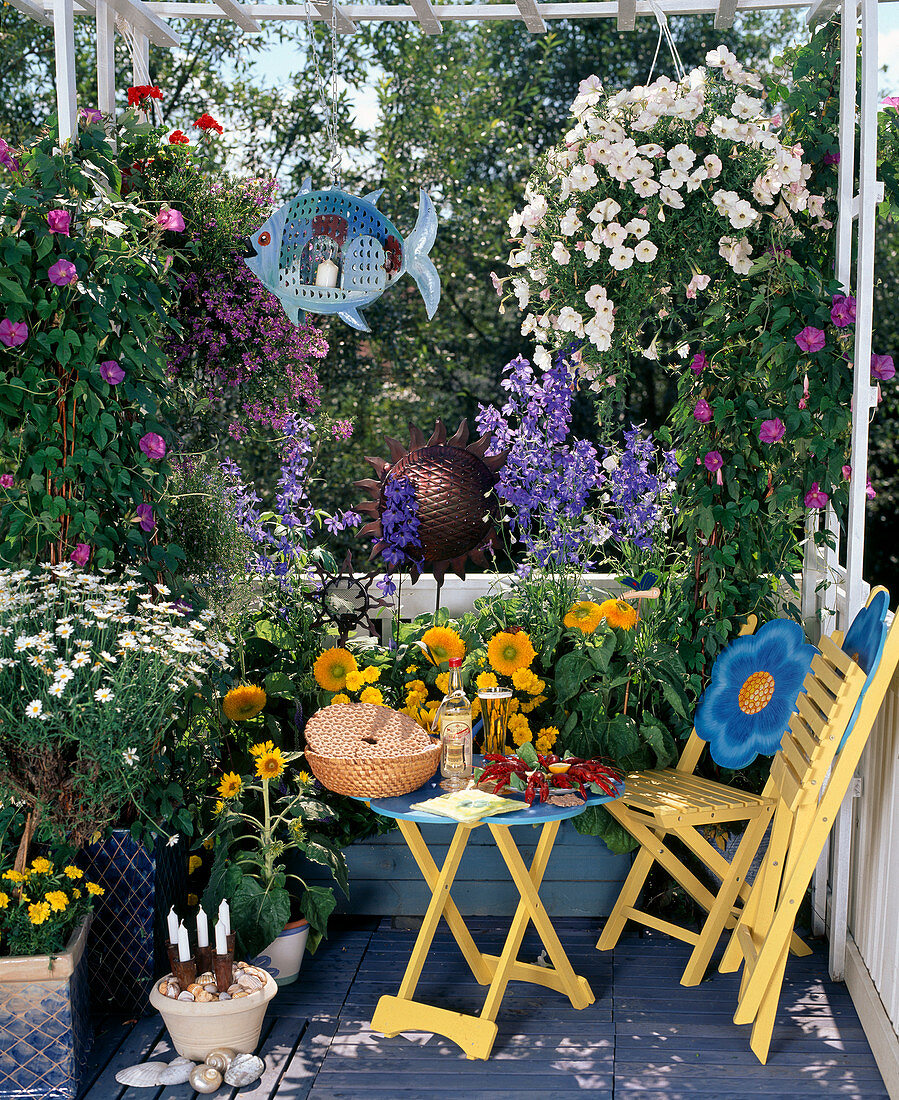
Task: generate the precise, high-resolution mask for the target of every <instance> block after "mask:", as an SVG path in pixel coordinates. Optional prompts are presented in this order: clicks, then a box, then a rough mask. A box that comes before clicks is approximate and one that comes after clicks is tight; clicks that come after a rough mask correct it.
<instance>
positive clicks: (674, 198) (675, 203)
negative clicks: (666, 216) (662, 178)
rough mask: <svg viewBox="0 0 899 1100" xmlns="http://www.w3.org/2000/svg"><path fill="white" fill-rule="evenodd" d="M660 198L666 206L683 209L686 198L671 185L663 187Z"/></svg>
mask: <svg viewBox="0 0 899 1100" xmlns="http://www.w3.org/2000/svg"><path fill="white" fill-rule="evenodd" d="M659 198H660V199H661V200H662V202H663V203H664V204H665V205H666V206H670V207H671V209H672V210H683V208H684V200H683V199H682V198H681V197H680V195H679V194H678V193H677V192H676V191H672V190H671V188H670V187H663V188H662V190H661V191H659Z"/></svg>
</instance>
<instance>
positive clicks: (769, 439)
mask: <svg viewBox="0 0 899 1100" xmlns="http://www.w3.org/2000/svg"><path fill="white" fill-rule="evenodd" d="M786 430H787V426H786V424H784V422H783V421H782V420H781V419H780V417H779V416H776V417H775V418H774V419H773V420H763V421H762V426H761V427H760V428H759V440H760V441H761V442H762V443H779V442H780V441H781V440H782V439H783V437H784V435H785V433H786Z"/></svg>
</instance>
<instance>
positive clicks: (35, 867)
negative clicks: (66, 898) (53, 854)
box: [31, 856, 53, 875]
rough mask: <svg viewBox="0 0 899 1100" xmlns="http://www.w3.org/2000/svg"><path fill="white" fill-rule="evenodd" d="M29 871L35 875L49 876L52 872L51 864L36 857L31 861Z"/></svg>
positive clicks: (47, 860) (40, 857) (42, 858)
mask: <svg viewBox="0 0 899 1100" xmlns="http://www.w3.org/2000/svg"><path fill="white" fill-rule="evenodd" d="M31 870H32V871H34V873H35V874H36V875H49V874H50V872H51V871H52V870H53V864H52V863H51V862H50V860H49V859H44V857H43V856H38V857H37V859H33V860H32V861H31Z"/></svg>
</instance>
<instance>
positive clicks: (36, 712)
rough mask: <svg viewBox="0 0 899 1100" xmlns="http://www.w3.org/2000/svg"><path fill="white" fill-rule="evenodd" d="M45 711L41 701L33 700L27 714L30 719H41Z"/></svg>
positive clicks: (27, 708)
mask: <svg viewBox="0 0 899 1100" xmlns="http://www.w3.org/2000/svg"><path fill="white" fill-rule="evenodd" d="M43 709H44V704H43V703H42V702H41V701H40V699H32V700H31V702H30V703H29V704H28V706H27V707H26V708H25V714H26V715H27V716H28V717H29V718H40V716H41V712H42V711H43Z"/></svg>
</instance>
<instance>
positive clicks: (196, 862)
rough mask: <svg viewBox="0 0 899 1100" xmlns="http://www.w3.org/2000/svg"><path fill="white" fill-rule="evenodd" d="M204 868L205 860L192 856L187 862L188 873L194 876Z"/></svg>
mask: <svg viewBox="0 0 899 1100" xmlns="http://www.w3.org/2000/svg"><path fill="white" fill-rule="evenodd" d="M202 866H203V860H202V859H201V858H200V857H199V856H191V857H190V859H189V860H188V861H187V873H188V874H189V875H192V874H193V873H194V871H199V870H200V868H201V867H202Z"/></svg>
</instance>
